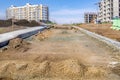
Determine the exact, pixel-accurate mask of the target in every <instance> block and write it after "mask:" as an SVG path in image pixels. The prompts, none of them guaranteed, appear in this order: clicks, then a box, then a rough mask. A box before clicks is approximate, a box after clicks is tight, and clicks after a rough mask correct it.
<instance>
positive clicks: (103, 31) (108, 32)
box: [80, 24, 120, 41]
mask: <svg viewBox="0 0 120 80" xmlns="http://www.w3.org/2000/svg"><path fill="white" fill-rule="evenodd" d="M111 26H112V24H82V25H80V27H82V28H84V29H87V30H89V31H92V32H95V33H98V34H100V35H103V36H106V37H108V38H111V39H114V40H117V41H120V31H117V30H113V29H111V28H110V27H111Z"/></svg>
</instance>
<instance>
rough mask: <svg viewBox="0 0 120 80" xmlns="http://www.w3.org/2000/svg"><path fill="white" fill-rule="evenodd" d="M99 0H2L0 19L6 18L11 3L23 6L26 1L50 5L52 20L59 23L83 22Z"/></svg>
mask: <svg viewBox="0 0 120 80" xmlns="http://www.w3.org/2000/svg"><path fill="white" fill-rule="evenodd" d="M98 1H99V0H1V1H0V19H5V11H6V9H7V8H8V7H9V6H10V5H15V6H23V5H25V4H26V3H30V4H44V5H48V6H49V9H50V20H52V21H55V22H57V23H60V24H61V23H76V22H83V21H84V19H83V14H84V12H95V11H96V10H97V6H96V5H95V3H97V2H98Z"/></svg>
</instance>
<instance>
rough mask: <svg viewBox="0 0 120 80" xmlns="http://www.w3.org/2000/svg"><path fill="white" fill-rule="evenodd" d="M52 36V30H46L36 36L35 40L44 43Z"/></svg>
mask: <svg viewBox="0 0 120 80" xmlns="http://www.w3.org/2000/svg"><path fill="white" fill-rule="evenodd" d="M50 35H51V30H44V31H42V32H40V33H38V34H36V35H35V36H34V37H33V39H34V40H36V41H43V40H44V39H46V38H48V37H49V36H50Z"/></svg>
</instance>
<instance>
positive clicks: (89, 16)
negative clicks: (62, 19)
mask: <svg viewBox="0 0 120 80" xmlns="http://www.w3.org/2000/svg"><path fill="white" fill-rule="evenodd" d="M96 19H97V14H96V13H91V12H89V13H85V14H84V22H85V23H95V20H96Z"/></svg>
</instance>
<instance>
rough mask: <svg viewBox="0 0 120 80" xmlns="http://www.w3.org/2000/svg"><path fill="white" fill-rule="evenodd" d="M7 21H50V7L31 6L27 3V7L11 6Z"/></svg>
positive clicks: (8, 10)
mask: <svg viewBox="0 0 120 80" xmlns="http://www.w3.org/2000/svg"><path fill="white" fill-rule="evenodd" d="M6 15H7V19H10V18H13V17H14V18H15V19H18V20H21V19H26V20H28V21H31V20H35V21H40V20H43V21H48V20H49V15H48V7H47V6H43V5H30V4H29V3H27V4H26V5H25V6H21V7H14V6H11V7H9V8H8V9H7V12H6Z"/></svg>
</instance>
